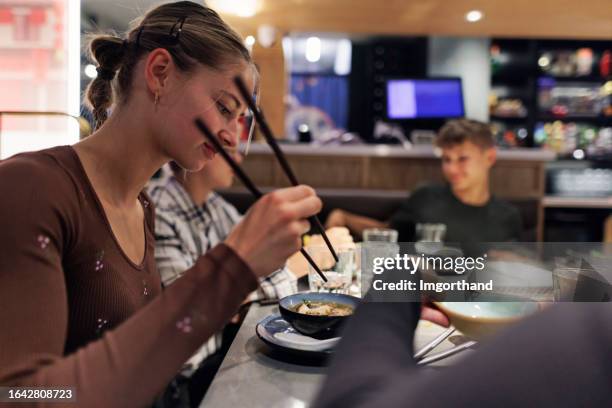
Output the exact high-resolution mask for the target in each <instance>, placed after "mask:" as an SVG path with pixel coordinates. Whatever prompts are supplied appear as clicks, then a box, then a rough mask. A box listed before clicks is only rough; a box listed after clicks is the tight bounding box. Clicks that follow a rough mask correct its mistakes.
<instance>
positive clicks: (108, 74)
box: [96, 67, 115, 81]
mask: <svg viewBox="0 0 612 408" xmlns="http://www.w3.org/2000/svg"><path fill="white" fill-rule="evenodd" d="M96 71H97V72H98V76H99V77H100V78H101V79H103V80H104V81H112V80H113V79H114V78H115V71H112V70H110V69H106V68H102V67H97V68H96Z"/></svg>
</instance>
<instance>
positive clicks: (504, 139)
mask: <svg viewBox="0 0 612 408" xmlns="http://www.w3.org/2000/svg"><path fill="white" fill-rule="evenodd" d="M529 128H530V127H529V126H527V125H525V124H514V123H506V122H500V121H498V120H495V119H492V120H491V131H492V132H493V136H494V138H495V141H496V144H497V146H498V147H502V148H506V149H511V148H516V147H532V142H531V141H532V138H531V137H530V132H529Z"/></svg>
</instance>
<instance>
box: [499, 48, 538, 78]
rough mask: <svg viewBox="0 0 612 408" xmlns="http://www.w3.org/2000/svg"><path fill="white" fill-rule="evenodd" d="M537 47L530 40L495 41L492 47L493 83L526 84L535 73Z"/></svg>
mask: <svg viewBox="0 0 612 408" xmlns="http://www.w3.org/2000/svg"><path fill="white" fill-rule="evenodd" d="M534 53H535V47H534V44H533V42H532V41H530V40H505V39H493V40H492V41H491V47H490V58H491V83H492V84H493V85H496V84H515V85H517V84H526V83H528V81H529V78H530V77H531V76H532V75H533V73H534V72H535V69H536V67H535V64H534V63H533V60H534V56H535V54H534Z"/></svg>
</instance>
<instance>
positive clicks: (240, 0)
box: [207, 0, 258, 17]
mask: <svg viewBox="0 0 612 408" xmlns="http://www.w3.org/2000/svg"><path fill="white" fill-rule="evenodd" d="M207 3H210V4H209V5H210V7H211V8H213V9H215V10H217V11H219V12H220V13H227V14H233V15H235V16H238V17H253V16H254V15H255V14H257V9H258V0H210V1H209V2H207Z"/></svg>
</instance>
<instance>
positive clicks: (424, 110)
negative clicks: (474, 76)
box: [387, 78, 464, 119]
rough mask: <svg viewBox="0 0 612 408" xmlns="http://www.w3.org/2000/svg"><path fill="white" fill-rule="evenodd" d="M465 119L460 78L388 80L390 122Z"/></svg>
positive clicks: (388, 113)
mask: <svg viewBox="0 0 612 408" xmlns="http://www.w3.org/2000/svg"><path fill="white" fill-rule="evenodd" d="M463 116H464V111H463V92H462V89H461V79H460V78H450V79H390V80H388V81H387V117H388V118H389V119H427V118H459V117H463Z"/></svg>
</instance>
